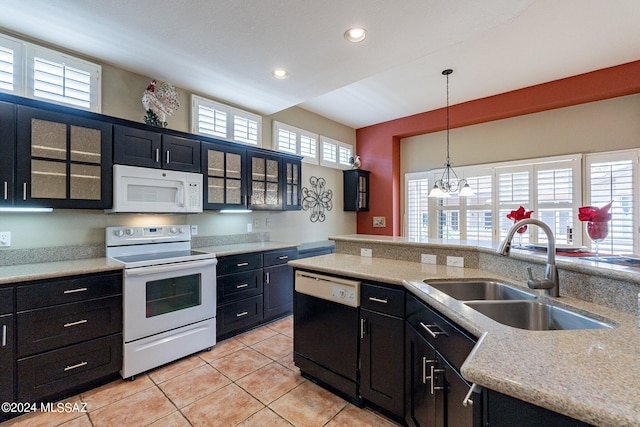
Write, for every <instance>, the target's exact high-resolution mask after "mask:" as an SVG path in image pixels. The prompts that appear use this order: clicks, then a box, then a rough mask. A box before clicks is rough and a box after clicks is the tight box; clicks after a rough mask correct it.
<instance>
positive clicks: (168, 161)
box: [167, 150, 170, 164]
mask: <svg viewBox="0 0 640 427" xmlns="http://www.w3.org/2000/svg"><path fill="white" fill-rule="evenodd" d="M169 163H170V162H169V150H167V164H169Z"/></svg>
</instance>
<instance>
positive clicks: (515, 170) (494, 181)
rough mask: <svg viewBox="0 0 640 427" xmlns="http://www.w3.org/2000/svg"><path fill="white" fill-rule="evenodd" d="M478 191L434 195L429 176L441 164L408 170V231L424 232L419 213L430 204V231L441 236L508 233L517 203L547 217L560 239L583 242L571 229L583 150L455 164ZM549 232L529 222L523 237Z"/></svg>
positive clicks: (495, 237)
mask: <svg viewBox="0 0 640 427" xmlns="http://www.w3.org/2000/svg"><path fill="white" fill-rule="evenodd" d="M456 173H458V174H459V175H460V176H464V177H465V179H466V181H467V183H468V184H469V186H470V187H471V188H472V189H473V191H474V193H475V196H472V197H458V196H457V195H452V196H450V197H447V198H438V199H431V200H429V201H428V202H427V201H426V200H425V199H427V200H428V197H427V194H428V191H429V189H428V188H426V189H423V188H422V187H424V186H425V185H426V183H427V182H429V180H431V181H432V182H433V180H435V179H438V178H439V177H440V175H441V174H442V170H435V171H431V172H424V173H419V174H415V173H414V174H407V177H406V178H405V188H406V190H405V193H406V200H407V202H406V205H405V207H406V211H405V212H406V214H407V220H406V229H405V235H407V236H409V237H416V236H424V235H425V232H424V230H423V228H424V226H423V225H422V224H420V222H419V219H418V218H419V217H420V216H421V213H422V212H423V211H424V210H427V212H428V215H427V217H431V218H435V220H434V221H432V223H430V224H428V228H429V232H428V235H430V236H432V237H437V238H440V239H455V240H458V239H461V240H474V241H480V240H485V241H498V240H501V239H503V238H504V237H505V236H506V233H507V231H508V230H509V228H511V226H512V225H513V222H512V221H511V220H509V219H507V217H506V216H507V214H508V213H509V212H511V211H512V210H515V209H517V208H518V207H519V206H524V207H525V209H527V210H533V211H534V215H533V217H534V218H538V219H540V220H542V221H544V222H545V223H547V224H548V225H549V226H550V227H551V229H552V230H554V235H555V236H556V238H557V240H558V242H562V243H564V242H569V239H570V238H571V237H570V236H573V237H574V238H575V240H574V241H572V242H571V243H576V244H580V243H581V239H582V236H581V234H578V235H577V236H576V233H573V228H574V221H575V218H577V210H578V207H579V206H580V205H579V200H580V197H579V196H580V192H581V181H580V176H581V156H580V155H573V156H560V157H554V158H544V159H532V160H528V161H518V162H505V163H496V164H489V165H481V166H473V167H461V168H456ZM545 238H546V236H545V235H544V233H539V232H538V228H537V227H531V228H530V229H529V232H528V233H525V234H524V236H523V242H524V243H526V242H527V241H528V239H531V241H535V242H538V241H544V239H545Z"/></svg>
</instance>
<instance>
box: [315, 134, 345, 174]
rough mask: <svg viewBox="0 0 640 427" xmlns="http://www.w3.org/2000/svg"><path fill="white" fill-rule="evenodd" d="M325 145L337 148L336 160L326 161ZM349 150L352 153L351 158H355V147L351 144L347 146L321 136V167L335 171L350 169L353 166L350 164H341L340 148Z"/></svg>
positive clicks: (319, 150)
mask: <svg viewBox="0 0 640 427" xmlns="http://www.w3.org/2000/svg"><path fill="white" fill-rule="evenodd" d="M324 144H329V145H333V146H335V149H336V158H335V160H331V159H326V158H325V157H324V150H323V148H324ZM341 147H342V148H344V149H347V150H349V151H350V152H351V156H354V147H353V145H351V144H347V143H345V142H341V141H338V140H336V139H332V138H329V137H326V136H323V135H320V144H319V147H318V152H319V153H320V166H326V167H329V168H334V169H350V168H351V164H349V163H341V162H340V148H341Z"/></svg>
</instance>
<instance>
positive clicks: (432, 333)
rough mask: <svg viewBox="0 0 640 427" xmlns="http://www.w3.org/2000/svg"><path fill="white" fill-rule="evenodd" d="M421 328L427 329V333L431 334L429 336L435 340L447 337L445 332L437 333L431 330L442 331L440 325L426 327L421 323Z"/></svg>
mask: <svg viewBox="0 0 640 427" xmlns="http://www.w3.org/2000/svg"><path fill="white" fill-rule="evenodd" d="M420 326H422V327H423V328H425V329H426V330H427V332H429V334H430V335H431V336H432V337H434V338H437V337H438V335H447V333H446V332H444V331H443V330H439V331H435V332H434V331H432V330H431V328H438V329H440V327H439V326H438V325H425V324H424V323H422V322H420Z"/></svg>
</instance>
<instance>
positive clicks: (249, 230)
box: [247, 223, 253, 233]
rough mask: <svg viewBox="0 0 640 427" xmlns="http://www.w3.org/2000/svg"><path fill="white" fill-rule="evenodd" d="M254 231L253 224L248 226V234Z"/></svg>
mask: <svg viewBox="0 0 640 427" xmlns="http://www.w3.org/2000/svg"><path fill="white" fill-rule="evenodd" d="M252 231H253V225H252V224H251V223H248V224H247V233H251V232H252Z"/></svg>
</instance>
